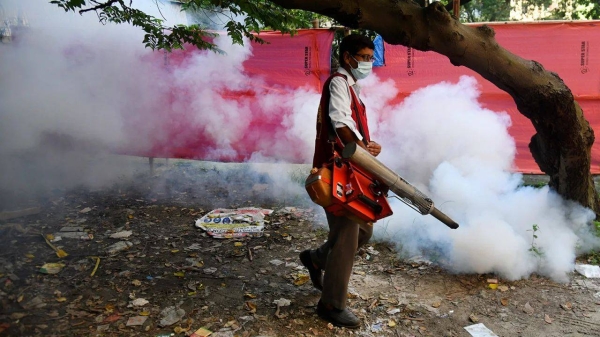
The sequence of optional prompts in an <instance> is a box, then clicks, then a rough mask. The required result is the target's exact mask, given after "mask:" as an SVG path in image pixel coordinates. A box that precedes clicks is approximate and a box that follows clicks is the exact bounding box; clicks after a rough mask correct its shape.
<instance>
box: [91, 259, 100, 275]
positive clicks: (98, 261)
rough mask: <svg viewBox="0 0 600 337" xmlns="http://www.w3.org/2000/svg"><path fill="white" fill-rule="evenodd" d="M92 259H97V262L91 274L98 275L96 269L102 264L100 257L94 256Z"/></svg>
mask: <svg viewBox="0 0 600 337" xmlns="http://www.w3.org/2000/svg"><path fill="white" fill-rule="evenodd" d="M91 259H92V260H95V261H96V264H95V265H94V269H93V270H92V273H91V274H90V276H94V275H96V271H97V270H98V267H99V266H100V258H99V257H98V256H92V257H91Z"/></svg>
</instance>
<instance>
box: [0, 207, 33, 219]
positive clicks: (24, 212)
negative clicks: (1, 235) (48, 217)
mask: <svg viewBox="0 0 600 337" xmlns="http://www.w3.org/2000/svg"><path fill="white" fill-rule="evenodd" d="M41 211H42V209H41V208H39V207H31V208H25V209H21V210H18V211H10V212H0V220H9V219H14V218H20V217H23V216H28V215H34V214H38V213H39V212H41Z"/></svg>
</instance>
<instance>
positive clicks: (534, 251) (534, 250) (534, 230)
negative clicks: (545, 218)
mask: <svg viewBox="0 0 600 337" xmlns="http://www.w3.org/2000/svg"><path fill="white" fill-rule="evenodd" d="M539 230H540V227H539V226H538V225H536V224H533V225H532V226H531V230H528V232H532V234H531V247H530V248H529V249H528V250H529V251H530V252H531V253H532V254H533V255H535V256H537V257H542V256H543V255H544V252H543V251H542V249H541V248H539V247H538V246H537V245H536V244H535V239H537V238H538V236H537V232H538V231H539Z"/></svg>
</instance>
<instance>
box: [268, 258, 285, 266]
mask: <svg viewBox="0 0 600 337" xmlns="http://www.w3.org/2000/svg"><path fill="white" fill-rule="evenodd" d="M269 263H270V264H272V265H275V266H280V265H282V264H284V263H285V262H283V261H281V260H277V259H275V260H271V261H269Z"/></svg>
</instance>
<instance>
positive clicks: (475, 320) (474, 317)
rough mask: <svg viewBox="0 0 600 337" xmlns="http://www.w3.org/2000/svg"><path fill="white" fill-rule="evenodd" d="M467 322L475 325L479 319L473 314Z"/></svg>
mask: <svg viewBox="0 0 600 337" xmlns="http://www.w3.org/2000/svg"><path fill="white" fill-rule="evenodd" d="M469 320H470V321H471V322H473V323H477V322H479V317H477V315H475V314H470V315H469Z"/></svg>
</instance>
